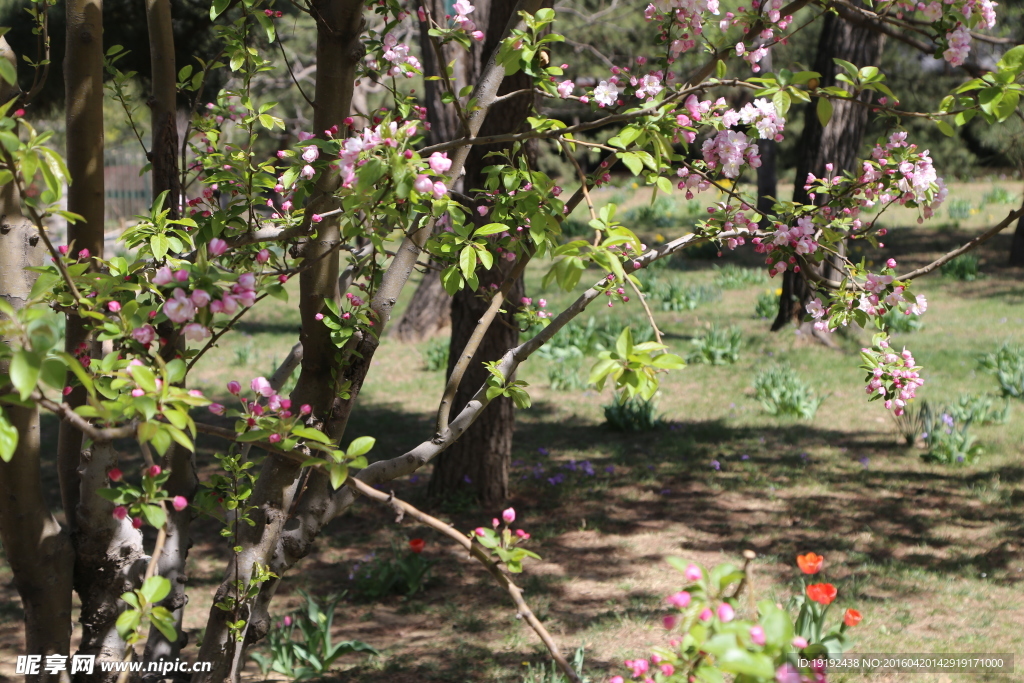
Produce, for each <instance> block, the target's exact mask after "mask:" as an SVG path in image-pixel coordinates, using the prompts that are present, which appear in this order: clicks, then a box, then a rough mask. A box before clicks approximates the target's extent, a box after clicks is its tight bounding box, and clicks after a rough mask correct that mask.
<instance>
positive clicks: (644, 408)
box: [604, 396, 662, 432]
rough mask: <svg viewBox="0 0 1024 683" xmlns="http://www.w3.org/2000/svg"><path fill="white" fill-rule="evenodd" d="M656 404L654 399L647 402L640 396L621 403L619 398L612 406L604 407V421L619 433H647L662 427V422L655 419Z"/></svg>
mask: <svg viewBox="0 0 1024 683" xmlns="http://www.w3.org/2000/svg"><path fill="white" fill-rule="evenodd" d="M654 411H655V403H654V399H653V398H652V399H651V400H650V401H645V400H644V399H643V398H641V397H639V396H634V397H633V398H629V399H626V401H625V402H620V401H619V400H618V397H616V401H615V402H614V403H612V404H611V405H607V406H605V407H604V419H605V421H606V423H607V424H608V426H609V427H610V428H611V429H613V430H615V431H617V432H646V431H650V430H652V429H655V428H656V427H659V426H661V424H662V420H661V419H660V418H658V417H655V414H654Z"/></svg>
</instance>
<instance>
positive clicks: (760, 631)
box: [750, 626, 766, 645]
mask: <svg viewBox="0 0 1024 683" xmlns="http://www.w3.org/2000/svg"><path fill="white" fill-rule="evenodd" d="M750 640H751V642H753V643H754V645H764V644H765V642H766V639H765V634H764V628H762V627H761V626H751V627H750Z"/></svg>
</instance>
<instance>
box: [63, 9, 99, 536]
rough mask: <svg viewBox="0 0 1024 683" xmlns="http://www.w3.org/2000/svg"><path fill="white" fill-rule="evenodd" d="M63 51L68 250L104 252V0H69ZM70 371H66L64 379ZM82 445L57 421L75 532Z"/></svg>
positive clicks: (74, 397) (81, 395)
mask: <svg viewBox="0 0 1024 683" xmlns="http://www.w3.org/2000/svg"><path fill="white" fill-rule="evenodd" d="M66 49H67V51H66V54H65V57H64V84H65V90H66V94H65V97H66V107H67V111H66V124H67V141H68V142H67V145H68V155H67V157H68V158H67V164H68V172H69V174H70V175H71V183H70V184H69V186H68V211H71V212H73V213H77V214H78V215H80V216H82V218H83V220H81V221H79V222H78V223H75V224H73V225H72V224H69V225H68V244H72V243H73V244H74V246H73V248H72V250H71V251H69V253H73V254H77V253H79V252H80V251H81V250H82V249H88V250H89V254H90V255H91V256H95V257H102V256H103V201H104V190H105V187H104V182H103V2H102V0H68V2H67V48H66ZM88 341H89V340H88V334H87V332H86V329H85V321H84V320H83V319H82V318H79V317H78V316H76V315H73V314H72V315H68V321H67V327H66V333H65V338H64V348H65V350H66V351H67V352H68V353H72V354H73V353H75V351H76V350H77V349H78V346H79V345H80V344H83V343H84V344H88ZM70 377H71V375H70V373H69V379H70ZM65 401H66V402H67V403H68V404H70V405H71V406H79V405H82V404H83V403H84V402H85V389H83V388H82V387H78V388H77V389H75V390H74V391H72V392H71V394H69V395H68V396H67V397H66V398H65ZM81 451H82V433H81V432H79V431H78V430H77V429H75V428H74V427H72V426H71V425H70V424H69V423H67V422H62V423H61V425H60V433H59V436H58V442H57V469H58V474H59V475H60V488H61V500H62V502H63V506H64V513H65V515H66V516H67V523H68V526H69V528H70V529H71V531H72V533H74V529H75V524H76V519H75V510H76V509H77V508H78V496H79V476H78V466H79V462H80V458H81Z"/></svg>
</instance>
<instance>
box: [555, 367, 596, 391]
mask: <svg viewBox="0 0 1024 683" xmlns="http://www.w3.org/2000/svg"><path fill="white" fill-rule="evenodd" d="M548 382H550V383H551V389H552V390H554V391H579V390H581V389H586V388H587V380H586V378H584V377H582V376H581V375H580V362H579V360H574V359H566V360H564V361H562V362H559V363H554V364H553V365H551V367H549V368H548Z"/></svg>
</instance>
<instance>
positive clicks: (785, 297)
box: [772, 14, 884, 331]
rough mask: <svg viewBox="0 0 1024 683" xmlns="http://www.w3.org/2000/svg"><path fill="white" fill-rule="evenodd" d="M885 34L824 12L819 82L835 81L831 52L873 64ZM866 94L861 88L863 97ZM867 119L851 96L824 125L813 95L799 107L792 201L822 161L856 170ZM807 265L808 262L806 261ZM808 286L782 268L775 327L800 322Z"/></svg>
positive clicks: (803, 199) (800, 198) (804, 198)
mask: <svg viewBox="0 0 1024 683" xmlns="http://www.w3.org/2000/svg"><path fill="white" fill-rule="evenodd" d="M883 46H884V36H883V35H881V34H880V33H877V32H876V31H873V30H871V29H870V28H867V27H863V26H855V25H853V24H850V23H849V22H847V21H845V20H844V19H841V18H840V17H838V16H836V15H835V14H826V16H825V19H824V20H823V24H822V28H821V35H820V36H819V38H818V53H817V57H816V58H815V62H814V66H813V70H814V71H817V72H818V73H820V74H821V87H829V86H834V85H836V84H837V81H836V73H837V72H838V71H839V67H837V66H836V64H835V62H834V61H833V60H834V59H835V58H839V59H845V60H846V61H848V62H851V63H853V64H855V65H857V66H868V65H874V64H878V62H879V61H880V60H881V58H882V48H883ZM870 96H871V93H870V92H866V93H865V95H864V96H862V98H863V99H864V100H865V101H867V98H868V97H870ZM867 125H868V109H867V107H862V106H860V105H856V104H853V103H852V102H845V101H833V111H832V118H831V119H830V120H829V122H828V125H827V126H825V127H824V128H823V127H822V125H821V122H820V121H819V120H818V115H817V99H816V98H815V99H814V101H812V102H810V103H809V104H808V105H807V106H806V107H805V108H804V131H803V134H802V136H801V138H800V150H801V153H800V156H799V158H798V160H797V166H796V178H795V180H794V182H793V201H794V202H798V203H802V204H806V203H809V201H810V197H809V196H808V192H807V191H806V190H805V189H804V184H805V183H806V181H807V174H808V173H813V174H814V175H815V176H816V177H819V178H820V177H822V176H824V175H825V164H828V163H831V164H833V171H832V173H834V174H840V173H842V172H843V171H844V170H851V171H852V170H855V166H856V163H857V159H858V156H859V152H860V147H861V142H862V141H863V139H864V133H865V131H866V130H867ZM808 267H809V266H808ZM811 292H812V290H811V288H810V286H809V285H808V284H807V279H806V278H805V277H804V275H803V274H801V273H794V272H793V271H792V270H786V272H785V273H783V277H782V295H781V296H780V297H779V314H778V316H777V317H776V318H775V322H774V323H773V324H772V331H777V330H780V329H782V328H783V327H786V326H787V325H788V324H790V323H792V324H795V325H802V324H803V319H804V316H805V315H806V311H805V308H804V307H805V305H806V304H807V303H808V302H809V301H810V300H811Z"/></svg>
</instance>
